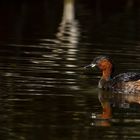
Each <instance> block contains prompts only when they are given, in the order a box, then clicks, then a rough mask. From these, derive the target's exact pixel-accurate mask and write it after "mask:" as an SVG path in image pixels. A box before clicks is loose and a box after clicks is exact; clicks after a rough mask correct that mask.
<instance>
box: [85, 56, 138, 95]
mask: <svg viewBox="0 0 140 140" xmlns="http://www.w3.org/2000/svg"><path fill="white" fill-rule="evenodd" d="M88 67H92V68H93V67H97V68H99V69H100V70H101V72H102V77H101V79H100V81H99V83H98V87H99V88H101V89H104V90H110V91H112V92H115V93H116V92H117V93H128V94H131V93H132V94H134V93H140V73H136V72H127V73H122V74H119V75H117V76H115V77H112V74H113V69H114V67H113V63H112V61H111V59H110V58H109V57H107V56H98V57H96V58H94V60H93V62H92V63H91V64H90V65H88V66H86V67H85V68H88Z"/></svg>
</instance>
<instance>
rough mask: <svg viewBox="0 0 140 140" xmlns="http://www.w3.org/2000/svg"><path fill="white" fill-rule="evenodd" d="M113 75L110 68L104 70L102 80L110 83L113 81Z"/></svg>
mask: <svg viewBox="0 0 140 140" xmlns="http://www.w3.org/2000/svg"><path fill="white" fill-rule="evenodd" d="M111 74H112V70H111V69H110V68H107V69H105V70H103V72H102V79H104V80H105V81H109V80H110V79H111Z"/></svg>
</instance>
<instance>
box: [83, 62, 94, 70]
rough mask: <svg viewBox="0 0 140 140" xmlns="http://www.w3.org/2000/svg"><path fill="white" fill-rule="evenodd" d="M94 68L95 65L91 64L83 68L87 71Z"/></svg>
mask: <svg viewBox="0 0 140 140" xmlns="http://www.w3.org/2000/svg"><path fill="white" fill-rule="evenodd" d="M94 67H96V64H93V63H91V64H89V65H87V66H85V67H84V68H85V69H88V68H94Z"/></svg>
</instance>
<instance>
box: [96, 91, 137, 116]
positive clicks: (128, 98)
mask: <svg viewBox="0 0 140 140" xmlns="http://www.w3.org/2000/svg"><path fill="white" fill-rule="evenodd" d="M98 98H99V101H100V103H101V106H102V109H103V112H102V114H101V115H100V117H101V118H103V119H110V118H111V117H112V108H115V107H117V108H122V109H130V108H131V105H132V104H138V105H139V104H140V95H139V94H137V95H136V94H135V95H133V94H119V93H118V94H117V93H110V92H106V91H99V94H98Z"/></svg>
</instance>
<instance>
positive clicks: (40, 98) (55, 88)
mask: <svg viewBox="0 0 140 140" xmlns="http://www.w3.org/2000/svg"><path fill="white" fill-rule="evenodd" d="M109 2H110V5H109V4H108V3H109ZM54 3H55V4H54ZM56 3H57V4H56ZM138 3H139V2H138V1H135V2H134V1H133V0H125V1H124V2H121V0H120V1H116V2H115V3H114V4H113V3H111V1H110V0H107V3H105V2H103V1H102V0H98V1H97V0H94V1H92V2H91V1H90V0H89V1H86V2H85V1H75V3H74V1H73V0H71V1H69V0H66V1H64V5H63V1H57V0H52V1H49V0H48V1H45V0H41V1H40V2H35V1H29V2H28V1H20V2H19V1H11V2H9V3H7V2H6V1H5V2H3V3H2V4H1V6H0V11H1V12H0V16H1V22H0V79H1V80H0V84H1V87H0V104H1V108H0V137H1V140H64V139H65V140H91V139H94V140H96V139H97V140H100V139H101V140H102V139H103V140H106V139H107V140H109V139H111V140H112V139H113V140H118V139H119V140H126V139H131V140H135V139H140V133H139V131H140V105H139V103H138V102H135V103H125V102H124V99H125V98H128V97H126V96H125V97H120V96H117V95H116V96H117V97H116V98H115V99H118V100H117V101H118V102H117V103H116V104H115V105H114V107H113V108H111V110H112V113H111V119H98V118H97V116H98V115H99V114H101V113H102V106H101V104H102V103H101V101H100V100H99V97H100V96H103V97H104V95H108V94H111V93H108V92H103V91H100V90H99V89H98V87H97V85H98V81H99V78H100V75H101V74H100V73H97V72H96V73H94V72H93V71H88V72H87V71H86V72H85V70H84V69H83V68H84V66H86V65H87V64H89V63H91V61H92V60H93V58H94V57H95V56H98V55H107V56H110V57H111V58H112V59H113V61H114V63H115V71H116V74H117V73H121V72H127V71H135V72H139V70H140V65H139V62H140V55H139V53H140V19H139V16H140V9H139V6H138ZM63 6H64V8H63ZM137 96H138V97H137V99H139V95H137ZM130 98H135V97H130ZM120 100H121V102H120ZM105 102H106V103H108V102H109V100H108V97H105Z"/></svg>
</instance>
